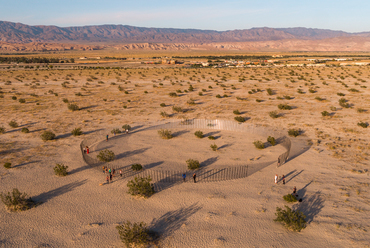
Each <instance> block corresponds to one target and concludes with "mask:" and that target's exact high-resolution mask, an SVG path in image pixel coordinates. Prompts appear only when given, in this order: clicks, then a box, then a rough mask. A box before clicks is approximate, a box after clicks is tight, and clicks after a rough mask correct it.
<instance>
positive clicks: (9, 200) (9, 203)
mask: <svg viewBox="0 0 370 248" xmlns="http://www.w3.org/2000/svg"><path fill="white" fill-rule="evenodd" d="M0 197H1V201H2V202H3V203H4V204H5V206H6V207H7V209H8V210H10V211H13V212H15V211H23V210H27V209H30V208H31V207H32V206H33V205H34V203H33V201H32V199H31V198H29V197H28V196H27V194H26V193H21V192H19V190H18V189H16V188H15V189H13V191H12V192H11V193H10V192H8V193H7V194H5V193H0Z"/></svg>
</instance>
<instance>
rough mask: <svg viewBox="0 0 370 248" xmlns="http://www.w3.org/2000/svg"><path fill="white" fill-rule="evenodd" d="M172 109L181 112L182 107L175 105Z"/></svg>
mask: <svg viewBox="0 0 370 248" xmlns="http://www.w3.org/2000/svg"><path fill="white" fill-rule="evenodd" d="M172 111H174V112H177V113H182V112H183V110H182V108H181V107H177V106H172Z"/></svg>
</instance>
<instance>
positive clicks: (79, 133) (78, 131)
mask: <svg viewBox="0 0 370 248" xmlns="http://www.w3.org/2000/svg"><path fill="white" fill-rule="evenodd" d="M72 135H73V136H80V135H82V131H81V128H80V127H77V128H75V129H73V130H72Z"/></svg>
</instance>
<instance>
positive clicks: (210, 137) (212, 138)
mask: <svg viewBox="0 0 370 248" xmlns="http://www.w3.org/2000/svg"><path fill="white" fill-rule="evenodd" d="M208 139H210V140H215V139H216V138H215V137H214V136H212V135H210V136H208Z"/></svg>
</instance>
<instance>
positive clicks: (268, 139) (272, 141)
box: [267, 136, 276, 146]
mask: <svg viewBox="0 0 370 248" xmlns="http://www.w3.org/2000/svg"><path fill="white" fill-rule="evenodd" d="M267 142H269V143H270V144H271V145H272V146H274V145H276V140H275V138H274V137H271V136H269V137H267Z"/></svg>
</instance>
